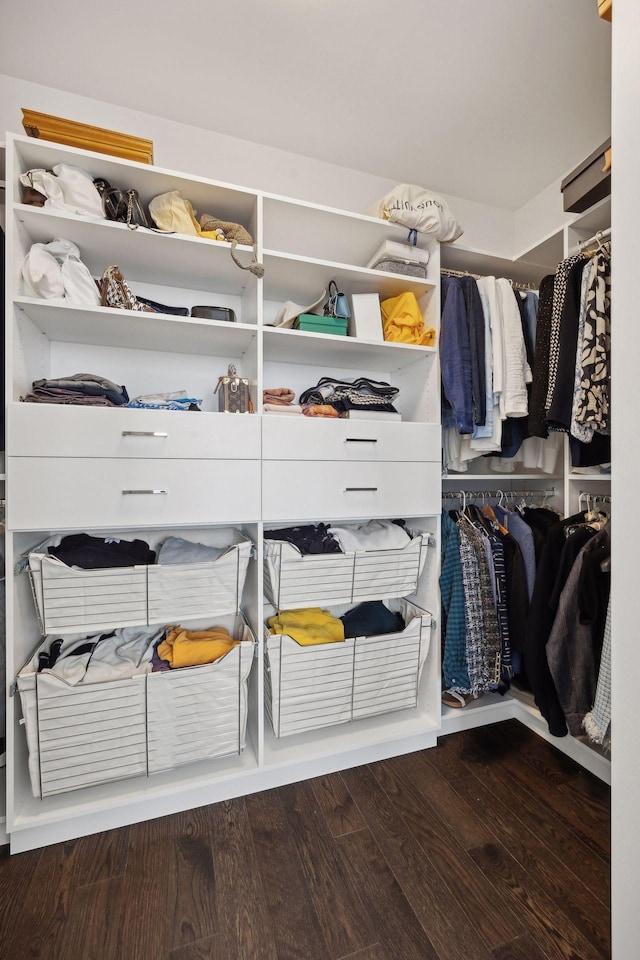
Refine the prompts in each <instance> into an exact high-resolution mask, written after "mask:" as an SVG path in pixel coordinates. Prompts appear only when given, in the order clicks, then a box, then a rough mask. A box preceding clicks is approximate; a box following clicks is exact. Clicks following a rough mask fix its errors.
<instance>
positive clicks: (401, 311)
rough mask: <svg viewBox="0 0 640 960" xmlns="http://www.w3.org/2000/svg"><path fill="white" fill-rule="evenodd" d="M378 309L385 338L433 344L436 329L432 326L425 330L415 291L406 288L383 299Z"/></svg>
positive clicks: (403, 341)
mask: <svg viewBox="0 0 640 960" xmlns="http://www.w3.org/2000/svg"><path fill="white" fill-rule="evenodd" d="M380 309H381V311H382V328H383V330H384V338H385V340H393V341H395V342H396V343H415V344H417V345H418V346H420V347H433V346H434V344H435V342H436V331H435V330H434V329H433V327H427V329H426V330H425V328H424V320H423V319H422V314H421V313H420V307H419V306H418V301H417V300H416V295H415V293H412V292H411V291H410V290H406V291H405V292H404V293H400V294H398V296H397V297H391V298H390V299H389V300H383V301H382V303H381V304H380Z"/></svg>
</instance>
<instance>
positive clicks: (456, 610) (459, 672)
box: [440, 511, 471, 693]
mask: <svg viewBox="0 0 640 960" xmlns="http://www.w3.org/2000/svg"><path fill="white" fill-rule="evenodd" d="M441 530H442V537H441V554H442V558H441V559H442V564H441V571H440V594H441V598H442V649H443V652H442V674H443V678H444V686H445V689H447V690H448V689H454V690H457V691H458V693H470V692H471V684H470V682H469V670H468V667H467V639H466V638H467V628H466V616H465V596H464V587H463V584H462V561H461V559H460V531H459V530H458V527H457V526H456V524H455V523H454V522H453V520H452V519H451V517H450V516H449V514H448V513H447V512H446V511H443V513H442V523H441Z"/></svg>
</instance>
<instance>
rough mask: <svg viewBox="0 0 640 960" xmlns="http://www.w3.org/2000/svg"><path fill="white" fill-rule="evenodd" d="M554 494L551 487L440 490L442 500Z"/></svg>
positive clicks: (553, 488) (548, 495) (494, 498)
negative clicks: (534, 488) (535, 488)
mask: <svg viewBox="0 0 640 960" xmlns="http://www.w3.org/2000/svg"><path fill="white" fill-rule="evenodd" d="M555 494H556V488H555V487H551V489H550V490H544V489H543V488H540V489H539V490H448V491H446V492H445V491H444V490H443V491H442V499H443V500H464V499H465V498H466V499H470V500H478V499H480V497H485V498H489V499H490V500H497V499H498V498H499V497H504V498H505V500H506V499H507V498H509V497H554V496H555Z"/></svg>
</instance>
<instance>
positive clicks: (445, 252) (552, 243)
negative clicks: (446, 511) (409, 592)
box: [441, 199, 611, 783]
mask: <svg viewBox="0 0 640 960" xmlns="http://www.w3.org/2000/svg"><path fill="white" fill-rule="evenodd" d="M568 216H569V220H568V222H567V223H566V224H565V225H564V226H563V227H561V228H559V229H558V230H557V231H555V232H553V233H551V234H549V236H547V237H545V238H544V240H543V241H542V242H540V243H539V244H536V245H535V246H534V247H532V248H531V249H529V250H526V251H524V252H523V253H522V254H521V255H520V256H518V257H517V258H515V259H513V260H509V259H505V258H499V257H494V256H491V255H489V254H487V253H486V252H483V251H480V250H475V249H469V248H465V247H464V246H463V245H461V244H458V243H456V244H454V245H444V246H442V248H441V262H442V266H443V267H449V268H453V269H456V270H465V271H468V272H470V273H477V274H480V275H482V276H502V277H507V278H509V279H511V280H514V281H519V282H522V283H534V284H537V283H539V282H540V280H541V279H542V278H543V276H545V275H546V274H548V273H555V269H556V267H557V265H558V263H559V261H560V260H561V259H562V258H563V257H566V256H570V255H572V254H574V253H576V252H577V250H578V243H579V241H584V240H587V239H590V238H591V237H593V236H594V235H595V234H596V233H597V232H598V231H600V230H605V229H607V228H609V227H610V226H611V203H610V200H609V199H605V200H602V201H600V202H599V203H598V204H596V205H594V206H593V207H591V208H590V209H589V210H587V211H585V212H584V213H582V214H577V215H575V216H574V215H568ZM442 484H443V491H444V492H446V491H458V490H459V491H462V490H465V489H466V490H482V489H491V490H496V489H500V490H504V491H505V492H508V491H510V490H518V489H522V488H526V489H531V490H537V489H540V491H541V492H542V491H547V498H546V499H547V501H548V503H549V504H552V505H553V506H555V507H556V508H557V509H558V510H560V511H561V512H562V513H563V515H565V516H568V515H571V514H572V513H576V512H577V511H578V509H579V504H580V503H581V500H580V495H581V494H583V493H584V494H590V495H592V496H593V495H596V494H597V495H601V496H609V495H610V493H611V477H610V474H605V473H602V472H600V471H597V472H596V471H595V470H594V472H592V473H575V472H573V471H572V469H571V461H570V455H569V444H568V442H567V441H566V439H565V440H564V441H563V442H562V444H561V446H560V448H559V451H558V458H557V462H556V467H555V469H554V472H553V474H548V473H543V472H542V471H540V470H536V471H525V470H523V469H520V470H519V469H517V468H516V470H515V471H514V472H513V473H507V474H505V473H500V472H497V471H495V472H494V471H491V469H490V466H489V464H488V461H487V460H484V459H483V458H479V459H478V460H476V461H472V464H471V465H470V468H469V472H468V473H448V474H446V475H445V476H443V481H442ZM541 498H542V493H541ZM582 508H583V509H584V503H583V502H582ZM511 717H515V718H516V719H518V720H520V721H521V722H522V723H524V724H525V725H526V726H528V727H530V729H532V730H534V731H535V732H536V733H537V734H539V735H540V736H541V737H543V738H544V739H545V740H547V741H548V742H549V743H552V744H553V745H554V746H555V747H557V748H558V749H559V750H561V751H562V752H563V753H565V754H567V755H568V756H570V757H572V759H574V760H576V761H577V762H578V763H580V764H581V765H582V766H583V767H585V768H586V769H588V770H590V771H591V772H592V773H594V774H595V775H596V776H598V777H600V779H602V780H604V781H605V782H606V783H611V763H610V760H609V758H608V756H605V755H604V753H603V752H602V751H601V750H600V749H599V748H597V747H594V746H592V745H591V744H589V743H588V741H587V738H586V737H585V738H583V739H577V738H575V737H572V736H570V735H568V736H566V737H554V736H552V735H551V734H550V733H549V730H548V726H547V723H546V721H545V720H544V719H543V717H542V716H541V714H540V711H539V710H538V709H537V707H536V706H535V703H534V702H533V697H532V696H525V695H523V694H521V693H518V692H514V694H513V695H511V694H507V695H506V696H504V697H501V696H499V695H498V694H485V695H483V696H482V697H480V698H479V699H478V700H477V701H475V702H472V703H471V704H468V705H467V706H466V707H465V708H464V709H463V710H456V709H453V708H451V707H443V709H442V733H453V732H455V731H459V730H465V729H471V728H473V727H478V726H483V725H484V724H487V723H494V722H496V721H497V720H501V719H508V718H511Z"/></svg>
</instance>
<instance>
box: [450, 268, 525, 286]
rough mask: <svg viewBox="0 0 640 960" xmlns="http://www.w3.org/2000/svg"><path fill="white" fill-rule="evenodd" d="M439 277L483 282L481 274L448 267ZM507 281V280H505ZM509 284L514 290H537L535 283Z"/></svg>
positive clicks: (517, 282)
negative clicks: (469, 278) (467, 278)
mask: <svg viewBox="0 0 640 960" xmlns="http://www.w3.org/2000/svg"><path fill="white" fill-rule="evenodd" d="M440 275H441V276H445V277H471V278H472V279H473V280H483V279H484V275H483V274H481V273H470V272H469V271H468V270H454V269H453V268H449V267H442V268H441V270H440ZM507 279H508V278H507ZM509 283H510V284H511V286H512V287H513V289H514V290H537V289H538V284H535V283H525V281H524V280H522V281H521V280H509Z"/></svg>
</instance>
